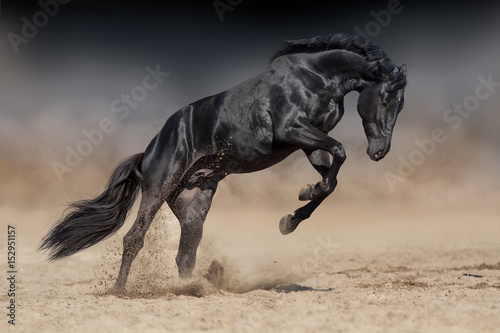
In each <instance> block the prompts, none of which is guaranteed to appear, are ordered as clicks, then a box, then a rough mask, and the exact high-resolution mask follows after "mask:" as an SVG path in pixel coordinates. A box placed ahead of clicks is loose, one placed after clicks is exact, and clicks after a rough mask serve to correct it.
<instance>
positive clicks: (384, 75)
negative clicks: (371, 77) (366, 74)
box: [377, 60, 390, 80]
mask: <svg viewBox="0 0 500 333" xmlns="http://www.w3.org/2000/svg"><path fill="white" fill-rule="evenodd" d="M377 72H378V74H379V75H380V77H382V79H384V80H388V79H389V77H390V73H389V72H388V71H387V69H386V68H385V67H384V65H382V63H381V62H380V60H379V61H377Z"/></svg>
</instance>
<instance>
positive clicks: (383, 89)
mask: <svg viewBox="0 0 500 333" xmlns="http://www.w3.org/2000/svg"><path fill="white" fill-rule="evenodd" d="M405 86H406V67H405V65H403V66H401V67H396V66H395V65H394V64H393V63H392V62H391V61H390V59H389V58H388V57H387V55H386V54H385V53H384V52H383V51H382V50H381V49H380V48H379V47H377V46H376V45H374V44H373V43H372V42H371V41H369V40H367V39H365V38H362V37H360V36H357V35H354V34H348V33H337V34H330V35H325V36H317V37H314V38H311V39H301V40H292V41H287V42H286V45H285V47H284V48H283V49H282V50H281V51H279V52H277V53H276V54H275V55H274V56H273V57H272V59H271V62H270V64H269V66H268V67H267V69H266V70H265V71H264V72H262V73H261V74H259V75H257V76H255V77H253V78H251V79H249V80H247V81H245V82H243V83H241V84H239V85H237V86H236V87H234V88H232V89H229V90H226V91H224V92H221V93H219V94H217V95H214V96H210V97H206V98H203V99H201V100H199V101H197V102H194V103H192V104H189V105H188V106H186V107H184V108H182V109H180V110H179V111H177V112H176V113H174V114H173V115H172V116H171V117H170V118H169V119H168V120H167V122H166V123H165V125H164V126H163V128H162V130H161V131H160V132H159V133H158V134H157V135H156V136H155V138H154V139H153V140H152V141H151V142H150V144H149V145H148V147H147V148H146V151H145V152H144V153H140V154H136V155H133V156H130V157H129V158H127V159H126V160H124V161H123V162H121V164H120V165H119V166H118V167H117V168H116V169H115V170H114V172H113V174H112V176H111V179H110V180H109V182H108V184H107V186H106V188H105V190H104V191H103V193H102V194H100V195H99V196H98V197H96V198H94V199H90V200H83V201H78V202H74V203H72V204H71V209H70V211H69V213H67V214H66V215H65V216H63V217H62V219H61V220H60V221H58V223H57V224H56V225H55V226H54V227H53V229H52V230H50V232H49V233H48V234H47V236H46V237H45V238H44V239H43V241H42V244H41V246H40V249H42V250H49V251H50V257H49V258H50V259H51V260H56V259H60V258H64V257H66V256H69V255H72V254H74V253H76V252H78V251H80V250H82V249H85V248H88V247H90V246H92V245H94V244H96V243H98V242H99V241H101V240H103V239H105V238H106V237H108V236H109V235H111V234H113V233H114V232H116V231H117V230H118V229H119V228H120V227H121V226H122V225H123V223H124V222H125V219H126V217H127V213H128V211H129V209H130V208H131V206H132V204H133V203H134V201H135V198H136V195H137V193H138V192H139V188H140V189H141V190H142V200H141V204H140V208H139V212H138V216H137V219H136V221H135V223H134V225H133V226H132V228H131V229H130V231H129V232H128V233H127V234H126V235H125V237H124V238H123V258H122V263H121V267H120V272H119V274H118V278H117V281H116V284H115V289H116V291H121V290H123V289H124V288H125V284H126V281H127V277H128V274H129V270H130V266H131V264H132V260H133V259H134V258H135V256H136V255H137V253H138V252H139V250H140V249H141V248H142V246H143V244H144V236H145V234H146V232H147V230H148V228H149V226H150V224H151V222H152V221H153V218H154V216H155V214H156V212H157V211H158V209H159V208H160V206H161V205H162V204H163V203H164V202H167V204H168V205H169V206H170V208H171V209H172V211H173V213H174V214H175V216H176V217H177V218H178V219H179V223H180V225H181V237H180V244H179V251H178V254H177V257H176V262H177V266H178V270H179V275H180V277H181V278H185V277H189V276H190V275H191V273H192V271H193V268H194V266H195V260H196V251H197V248H198V245H199V243H200V240H201V237H202V232H203V223H204V221H205V217H206V216H207V213H208V210H209V209H210V205H211V202H212V197H213V196H214V193H215V191H216V189H217V184H218V182H219V181H221V180H222V179H223V178H224V177H226V176H227V175H228V174H233V173H247V172H253V171H258V170H262V169H265V168H268V167H270V166H272V165H274V164H276V163H278V162H280V161H282V160H283V159H285V158H286V157H287V156H289V155H290V154H291V153H293V152H295V151H297V150H299V149H302V150H303V151H304V153H305V154H306V156H307V157H308V159H309V161H310V162H311V164H312V166H313V167H314V168H315V169H316V170H317V171H318V172H319V173H320V174H321V176H322V177H323V179H322V181H320V182H318V183H317V184H315V185H307V186H305V187H304V188H302V190H301V191H300V194H299V199H300V200H304V201H309V202H308V203H307V204H306V205H305V206H303V207H301V208H299V209H297V210H296V211H295V212H294V213H293V214H291V215H286V216H284V217H283V218H282V219H281V221H280V223H279V229H280V231H281V233H282V234H288V233H291V232H292V231H294V230H295V228H297V226H298V225H299V223H300V222H301V221H303V220H305V219H307V218H308V217H309V216H310V215H311V213H312V212H313V211H314V210H315V209H316V208H317V207H318V206H319V205H320V203H321V202H322V201H323V200H324V199H325V198H326V197H327V196H328V195H329V194H330V193H332V191H333V190H334V189H335V187H336V185H337V173H338V172H339V169H340V167H341V165H342V163H343V162H344V160H345V158H346V155H345V152H344V148H343V146H342V144H341V143H340V142H338V141H336V140H335V139H333V138H331V137H330V136H328V132H329V131H331V130H332V129H333V128H334V127H335V126H336V125H337V123H338V122H339V121H340V119H341V118H342V115H343V114H344V104H343V99H344V96H345V95H346V94H347V93H348V92H350V91H353V90H356V91H358V92H359V99H358V106H357V108H358V112H359V115H360V116H361V118H362V120H363V127H364V130H365V133H366V137H367V138H368V148H367V153H368V155H369V156H370V158H371V159H372V160H374V161H378V160H380V159H382V158H383V157H384V156H385V155H386V154H387V152H388V151H389V148H390V145H391V137H392V131H393V128H394V124H395V122H396V118H397V116H398V114H399V112H400V111H401V109H402V107H403V103H404V96H403V94H404V89H405Z"/></svg>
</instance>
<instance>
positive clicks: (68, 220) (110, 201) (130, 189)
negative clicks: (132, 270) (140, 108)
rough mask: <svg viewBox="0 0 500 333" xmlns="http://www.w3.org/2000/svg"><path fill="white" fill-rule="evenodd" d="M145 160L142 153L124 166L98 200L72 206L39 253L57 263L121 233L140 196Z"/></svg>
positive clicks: (119, 166)
mask: <svg viewBox="0 0 500 333" xmlns="http://www.w3.org/2000/svg"><path fill="white" fill-rule="evenodd" d="M143 157H144V153H140V154H136V155H132V156H130V157H128V158H127V159H125V160H124V161H123V162H121V163H120V164H119V165H118V166H117V167H116V169H115V171H113V174H112V175H111V178H110V179H109V181H108V184H107V186H106V188H105V189H104V191H103V192H102V193H101V194H100V195H99V196H98V197H96V198H94V199H90V200H81V201H77V202H73V203H71V204H70V207H69V209H68V210H69V211H68V212H67V213H65V215H64V216H63V217H62V218H61V219H60V220H59V221H58V222H57V223H56V225H55V226H54V227H53V228H52V230H50V231H49V233H48V234H47V236H45V237H44V238H43V240H42V244H41V245H40V248H39V249H40V250H48V251H49V252H50V253H49V259H50V260H57V259H61V258H64V257H67V256H70V255H72V254H75V253H76V252H78V251H81V250H83V249H86V248H88V247H90V246H93V245H95V244H97V243H99V242H100V241H102V240H103V239H105V238H106V237H108V236H110V235H112V234H113V233H115V232H116V231H118V229H120V227H121V226H122V225H123V223H124V222H125V219H126V218H127V214H128V211H129V210H130V208H132V205H133V204H134V201H135V198H136V196H137V193H138V192H139V188H140V187H139V184H140V182H141V179H142V175H141V171H140V170H141V162H142V159H143Z"/></svg>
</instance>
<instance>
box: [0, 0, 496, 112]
mask: <svg viewBox="0 0 500 333" xmlns="http://www.w3.org/2000/svg"><path fill="white" fill-rule="evenodd" d="M62 2H64V1H62ZM52 3H55V0H54V1H52ZM181 3H182V4H181ZM214 3H216V1H201V2H194V1H183V2H178V3H176V4H166V2H165V3H157V2H154V1H131V0H129V1H109V0H108V1H103V0H93V1H78V0H73V1H69V2H68V3H67V4H64V5H63V4H60V5H59V8H58V10H57V14H54V16H53V17H50V18H49V19H48V21H47V22H46V24H44V25H43V26H42V27H40V28H39V29H38V32H37V34H36V36H34V37H33V38H29V41H28V42H27V43H26V44H19V45H18V50H17V51H18V52H14V51H15V50H14V48H15V47H13V46H12V41H9V39H8V38H7V36H8V34H9V33H15V34H18V35H20V34H22V29H23V25H24V24H25V23H24V22H25V21H23V18H25V19H27V20H28V21H30V22H32V21H33V19H34V17H35V16H36V15H37V13H39V12H40V11H42V8H41V7H40V5H39V4H38V1H33V4H32V5H31V6H26V5H24V4H23V6H17V7H16V1H6V0H2V1H1V7H2V8H1V9H2V13H1V19H2V21H1V22H2V32H1V35H3V36H2V43H1V47H2V55H3V57H4V59H3V65H2V66H3V67H2V68H4V74H5V70H6V71H7V72H8V73H9V75H10V76H11V82H10V84H8V85H7V86H8V87H9V86H10V87H11V88H10V89H14V90H15V86H16V85H15V84H14V83H15V82H17V84H18V85H19V86H22V87H23V89H24V90H25V91H28V92H29V95H30V98H29V99H26V98H21V100H23V101H19V100H20V99H19V98H18V99H17V100H15V101H13V100H12V98H13V97H12V96H11V95H12V94H10V93H8V92H6V91H5V90H4V91H3V94H4V95H5V96H4V97H5V99H7V100H9V98H10V100H11V102H10V103H9V106H11V107H9V108H5V107H4V108H2V109H1V112H2V113H12V112H15V113H16V114H18V113H19V112H21V113H33V112H39V111H37V110H34V106H33V105H36V106H38V107H39V108H40V109H41V108H43V106H47V107H50V105H51V104H53V103H55V102H57V101H58V100H60V99H64V100H81V99H86V98H89V97H91V98H98V99H99V98H101V99H103V100H107V101H112V100H113V99H114V98H115V96H117V95H119V94H120V93H122V92H123V91H126V90H127V89H130V87H131V85H133V84H135V83H137V81H138V80H140V78H141V77H142V76H143V75H144V74H143V73H144V68H145V67H146V66H154V65H156V64H160V66H161V68H162V69H164V70H165V71H168V72H169V73H170V77H169V80H167V82H165V84H163V85H162V86H161V87H160V88H159V90H158V92H157V93H158V94H159V95H158V96H156V97H154V98H152V99H148V101H147V103H144V104H143V105H142V106H141V113H137V114H136V115H135V116H137V115H139V114H140V115H141V116H142V117H144V116H145V117H149V116H154V115H155V114H158V113H164V112H165V110H168V111H167V112H170V113H171V112H174V111H175V110H177V109H178V108H179V107H181V106H183V105H185V104H186V103H189V102H192V101H194V100H197V99H199V98H202V97H205V96H207V95H209V94H214V93H218V92H220V91H222V90H225V89H228V88H230V87H232V86H233V85H235V84H238V83H240V82H241V81H243V80H245V79H246V78H248V77H250V76H252V75H255V74H257V73H258V72H260V71H262V70H263V69H264V68H265V66H266V65H267V63H268V61H269V58H270V57H271V55H272V54H273V53H274V52H275V51H276V50H277V49H279V48H280V47H281V45H282V44H281V40H282V39H285V38H292V39H293V38H308V37H312V36H316V35H320V34H327V33H332V32H339V31H347V32H359V31H361V32H364V33H366V34H367V35H369V37H370V38H371V39H372V40H373V41H374V42H375V43H376V44H377V45H379V46H380V47H381V48H382V49H384V50H385V51H386V52H387V53H388V55H389V56H390V57H391V58H392V60H393V61H394V63H396V64H397V65H401V64H403V63H406V64H407V66H408V71H409V81H410V83H411V87H413V93H414V94H415V96H418V98H421V97H422V95H425V96H426V97H425V98H426V99H428V100H434V99H435V100H436V101H437V103H438V104H439V103H441V106H438V107H445V106H446V103H451V102H452V101H453V100H454V99H456V98H457V96H459V97H458V98H460V96H462V94H466V93H467V92H468V90H470V89H473V88H474V85H475V82H476V79H477V76H478V75H486V74H488V73H498V72H499V71H498V65H497V64H498V62H497V59H500V45H499V43H498V41H499V40H500V39H499V36H500V24H499V23H498V13H499V12H500V5H498V4H496V3H495V2H481V5H480V6H479V5H477V6H476V5H475V4H474V3H471V2H453V3H449V2H448V3H444V2H441V3H438V2H436V1H433V2H431V1H415V0H414V1H410V0H400V1H396V0H390V1H370V2H363V1H329V2H327V4H325V2H324V1H311V0H310V1H299V2H292V1H273V2H272V3H271V2H269V1H267V2H264V1H250V0H243V1H238V0H220V1H218V2H217V3H218V4H223V5H219V6H228V7H226V8H229V9H228V10H226V11H225V12H223V13H222V14H221V13H218V12H217V10H216V8H215V6H214ZM231 4H232V5H231ZM219 8H221V9H220V10H223V9H222V7H219ZM52 10H54V9H53V8H52ZM390 11H393V13H392V14H390V15H389V16H387V13H390ZM221 15H222V16H221ZM221 17H222V18H223V20H221ZM370 29H371V30H370ZM12 76H14V77H15V79H14V80H12ZM4 78H5V75H4ZM8 87H7V91H8V90H9V88H8ZM16 91H17V92H18V91H19V89H17V90H16ZM160 95H161V96H160ZM17 97H19V96H17ZM415 98H417V97H415ZM5 99H4V100H5ZM407 100H408V102H411V100H412V99H411V96H409V97H408V98H407ZM30 102H31V104H30ZM3 103H6V102H3ZM25 103H27V104H25ZM0 105H2V104H1V103H0ZM13 110H14V111H13ZM437 112H439V110H438V111H437ZM130 119H134V117H131V118H130Z"/></svg>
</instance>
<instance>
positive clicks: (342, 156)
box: [333, 145, 347, 165]
mask: <svg viewBox="0 0 500 333" xmlns="http://www.w3.org/2000/svg"><path fill="white" fill-rule="evenodd" d="M333 156H334V163H337V164H338V165H342V164H343V163H344V162H345V160H346V158H347V155H346V153H345V149H344V146H342V145H338V146H337V147H335V149H334V150H333Z"/></svg>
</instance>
